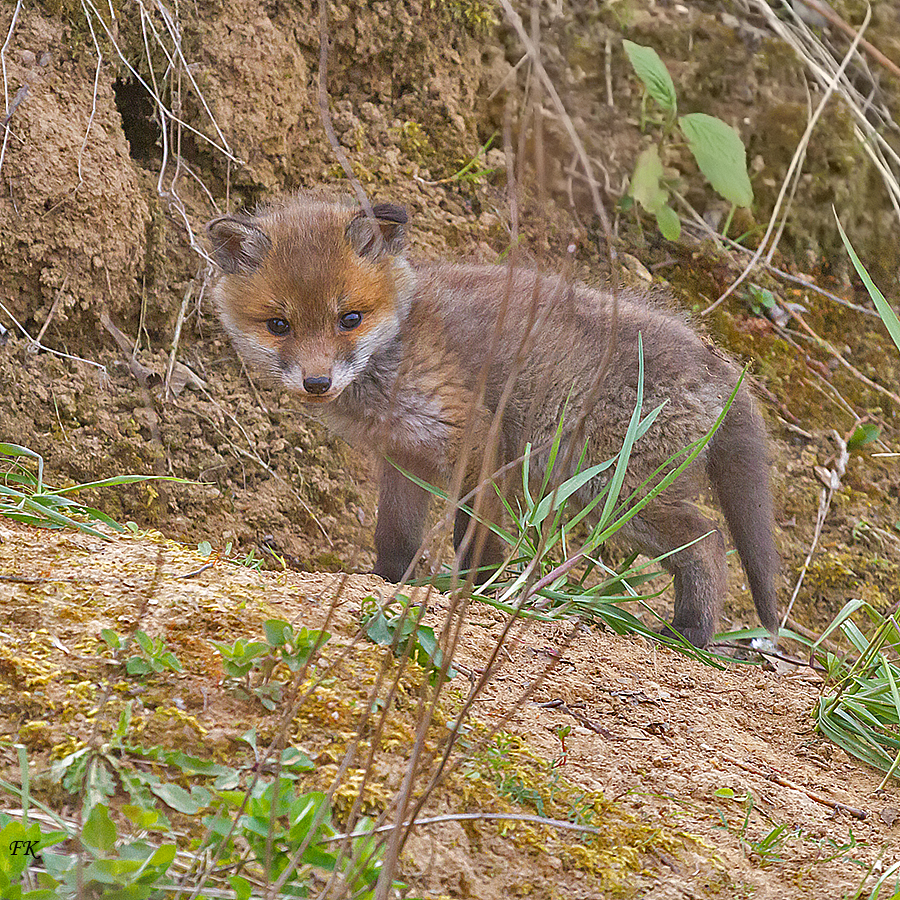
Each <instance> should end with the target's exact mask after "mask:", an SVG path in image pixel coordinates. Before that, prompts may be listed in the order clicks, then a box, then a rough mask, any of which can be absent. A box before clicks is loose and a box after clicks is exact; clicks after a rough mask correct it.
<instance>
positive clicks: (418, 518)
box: [372, 462, 431, 583]
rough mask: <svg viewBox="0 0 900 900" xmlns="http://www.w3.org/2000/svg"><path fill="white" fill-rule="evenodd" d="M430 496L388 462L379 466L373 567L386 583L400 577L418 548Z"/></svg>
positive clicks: (423, 529)
mask: <svg viewBox="0 0 900 900" xmlns="http://www.w3.org/2000/svg"><path fill="white" fill-rule="evenodd" d="M430 500H431V495H430V494H429V493H428V491H426V490H425V489H424V488H421V487H419V485H417V484H416V483H415V482H414V481H410V479H409V478H407V477H406V476H405V475H404V474H403V473H402V472H399V471H398V470H397V469H395V468H394V467H393V466H392V465H391V464H390V463H389V462H384V463H382V467H381V486H380V489H379V493H378V522H377V524H376V525H375V552H376V556H375V568H374V569H373V570H372V571H373V572H374V573H375V574H376V575H380V576H381V577H382V578H384V579H385V580H386V581H392V582H394V583H397V582H399V581H400V579H401V578H403V576H404V574H405V573H406V570H407V569H408V568H409V565H410V563H412V562H413V561H414V560H415V558H416V556H417V554H418V553H419V548H420V547H421V545H422V535H423V534H424V532H425V519H426V517H427V515H428V505H429V502H430Z"/></svg>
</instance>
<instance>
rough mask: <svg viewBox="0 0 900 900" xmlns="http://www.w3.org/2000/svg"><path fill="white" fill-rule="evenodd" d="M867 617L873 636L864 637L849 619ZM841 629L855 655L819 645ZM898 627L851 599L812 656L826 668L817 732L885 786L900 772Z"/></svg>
mask: <svg viewBox="0 0 900 900" xmlns="http://www.w3.org/2000/svg"><path fill="white" fill-rule="evenodd" d="M854 613H861V614H863V615H865V616H867V617H868V619H869V621H870V622H871V623H872V624H873V625H874V632H873V633H872V634H871V636H866V635H865V634H864V633H863V631H862V630H861V629H860V628H859V627H858V626H857V625H856V624H855V623H854V622H853V621H852V620H851V616H852V615H853V614H854ZM837 629H840V631H841V632H842V633H843V634H844V636H845V637H846V638H847V640H849V641H850V644H851V646H852V647H853V648H854V650H855V651H856V654H858V655H854V656H851V655H850V654H847V655H844V656H837V655H835V654H833V653H828V652H825V651H823V650H821V649H820V647H819V645H820V643H821V642H822V641H823V640H824V639H825V638H826V637H827V636H828V635H830V634H831V633H832V632H834V631H836V630H837ZM898 650H900V625H898V623H897V620H896V619H895V617H894V616H893V615H890V616H883V615H881V613H879V612H878V611H877V610H875V609H873V608H872V607H871V606H869V604H868V603H865V602H864V601H862V600H851V601H850V602H849V603H847V604H846V605H845V606H844V608H843V609H842V610H841V611H840V613H838V615H837V617H836V618H835V619H834V621H833V622H832V623H831V625H829V626H828V628H827V629H826V630H825V632H824V633H823V634H822V636H821V637H820V638H819V640H818V641H817V642H816V644H814V645H813V651H814V652H815V653H816V655H817V658H818V660H819V662H821V663H822V664H823V665H824V666H825V668H826V674H827V677H826V682H825V686H824V688H823V690H822V696H821V697H820V698H819V700H818V702H817V703H816V706H815V708H814V710H813V718H814V719H815V721H816V729H817V730H818V731H820V732H821V733H822V734H824V735H825V736H826V737H828V738H830V739H831V740H832V741H834V743H836V744H837V745H838V746H839V747H841V748H842V749H844V750H845V751H846V752H847V753H850V754H851V755H852V756H855V757H856V758H857V759H861V760H863V761H865V762H867V763H869V764H870V765H872V766H875V767H876V768H878V769H881V770H882V771H883V772H885V773H886V774H885V776H884V779H883V781H882V786H884V784H885V783H886V782H887V780H888V779H889V778H890V777H891V776H894V777H897V773H898V768H900V665H898V663H897V661H896V654H897V651H898Z"/></svg>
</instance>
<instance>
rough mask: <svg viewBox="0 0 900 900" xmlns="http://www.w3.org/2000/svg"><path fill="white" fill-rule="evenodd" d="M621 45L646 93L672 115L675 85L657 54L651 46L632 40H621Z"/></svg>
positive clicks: (674, 103)
mask: <svg viewBox="0 0 900 900" xmlns="http://www.w3.org/2000/svg"><path fill="white" fill-rule="evenodd" d="M622 46H623V47H624V48H625V53H626V54H627V55H628V60H629V62H630V63H631V66H632V68H633V69H634V71H635V74H636V75H637V77H638V78H640V79H641V81H643V82H644V87H645V88H646V89H647V93H648V94H649V95H650V96H651V97H652V98H653V99H654V100H655V101H656V102H657V103H658V104H659V105H660V106H661V107H662V109H664V110H665V111H666V112H667V113H669V114H670V115H672V116H673V117H674V115H675V110H676V107H677V103H676V100H675V85H674V84H673V83H672V77H671V76H670V75H669V70H668V69H667V68H666V67H665V65H664V64H663V61H662V60H661V59H660V58H659V54H658V53H657V52H656V51H655V50H654V49H653V48H652V47H642V46H641V45H640V44H635V43H633V42H632V41H622Z"/></svg>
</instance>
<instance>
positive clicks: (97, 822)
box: [81, 803, 116, 853]
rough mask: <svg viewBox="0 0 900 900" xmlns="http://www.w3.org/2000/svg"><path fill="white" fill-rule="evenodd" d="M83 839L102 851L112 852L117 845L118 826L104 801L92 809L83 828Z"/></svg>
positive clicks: (90, 845) (89, 845)
mask: <svg viewBox="0 0 900 900" xmlns="http://www.w3.org/2000/svg"><path fill="white" fill-rule="evenodd" d="M81 840H82V841H83V842H84V844H85V845H87V846H88V847H90V848H92V849H93V850H97V851H99V852H100V853H110V852H112V849H113V848H114V847H115V845H116V826H115V825H113V823H112V819H110V817H109V810H107V808H106V806H104V805H103V804H102V803H98V804H97V805H96V806H94V807H93V809H91V812H90V814H89V815H88V817H87V820H86V821H85V823H84V828H82V830H81Z"/></svg>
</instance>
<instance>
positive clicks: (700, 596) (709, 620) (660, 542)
mask: <svg viewBox="0 0 900 900" xmlns="http://www.w3.org/2000/svg"><path fill="white" fill-rule="evenodd" d="M704 535H705V537H704ZM627 536H628V537H629V538H630V539H631V540H633V541H634V542H635V543H636V544H637V545H638V547H639V548H640V549H641V550H642V551H643V552H644V553H646V554H647V555H648V556H661V555H662V554H663V553H670V552H671V551H672V550H677V548H678V547H684V545H685V544H691V546H689V547H685V549H683V550H677V552H675V553H672V555H671V556H667V557H666V558H665V559H664V560H663V561H662V565H663V566H664V567H665V569H666V570H667V571H669V572H671V573H672V574H673V575H674V576H675V615H674V617H673V619H672V626H671V627H672V628H673V629H674V630H675V631H677V632H679V633H680V634H682V635H684V637H685V638H687V639H688V640H689V641H690V642H691V643H692V644H693V645H694V646H695V647H704V646H706V644H708V643H709V640H710V638H711V637H712V634H713V628H714V627H715V623H716V621H717V619H718V617H719V609H720V607H721V604H722V600H723V599H724V597H725V591H726V581H727V571H728V570H727V566H726V563H725V541H724V540H723V538H722V532H721V531H719V529H718V528H717V527H716V524H715V522H712V521H710V520H709V519H707V518H706V517H705V516H703V515H701V513H700V510H698V509H697V507H696V506H694V504H693V503H690V502H689V501H687V500H677V501H674V502H669V503H666V502H665V501H664V500H663V501H662V502H659V501H657V502H656V503H655V504H653V505H651V506H650V507H648V508H647V509H646V510H644V511H643V512H641V514H640V515H639V516H635V518H634V519H632V521H631V522H630V523H629V526H628V528H627ZM698 538H699V540H698ZM692 541H696V543H691V542H692ZM668 630H669V628H668V627H667V628H665V629H664V632H665V631H668Z"/></svg>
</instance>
